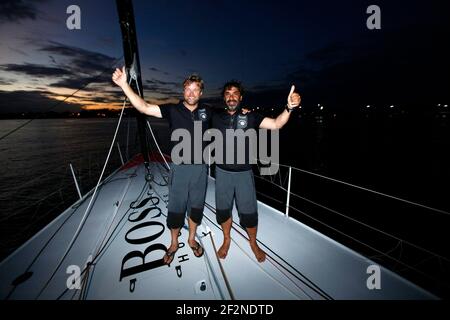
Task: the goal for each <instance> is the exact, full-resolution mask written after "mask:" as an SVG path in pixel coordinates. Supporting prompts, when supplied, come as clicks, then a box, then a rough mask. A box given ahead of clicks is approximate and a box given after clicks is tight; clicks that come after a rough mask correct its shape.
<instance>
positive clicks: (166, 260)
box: [163, 243, 178, 264]
mask: <svg viewBox="0 0 450 320" xmlns="http://www.w3.org/2000/svg"><path fill="white" fill-rule="evenodd" d="M177 250H178V243H177V244H176V245H173V244H172V245H171V246H170V247H169V249H167V251H166V254H165V255H164V257H163V259H164V263H165V264H170V263H171V262H172V261H173V258H175V253H176V252H177Z"/></svg>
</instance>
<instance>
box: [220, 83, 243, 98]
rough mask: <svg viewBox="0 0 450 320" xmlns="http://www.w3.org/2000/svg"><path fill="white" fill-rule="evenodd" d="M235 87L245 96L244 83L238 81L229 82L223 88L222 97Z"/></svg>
mask: <svg viewBox="0 0 450 320" xmlns="http://www.w3.org/2000/svg"><path fill="white" fill-rule="evenodd" d="M233 87H234V88H237V89H238V90H239V93H240V94H241V96H243V95H244V87H243V86H242V83H241V82H240V81H237V80H231V81H228V82H227V83H225V85H224V86H223V89H222V97H223V96H224V94H225V91H227V90H230V89H231V88H233Z"/></svg>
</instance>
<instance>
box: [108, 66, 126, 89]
mask: <svg viewBox="0 0 450 320" xmlns="http://www.w3.org/2000/svg"><path fill="white" fill-rule="evenodd" d="M112 81H113V82H114V83H115V84H116V85H118V86H119V87H121V88H123V87H124V86H125V85H126V84H127V72H126V70H125V66H123V68H122V70H121V69H116V70H115V71H114V73H113V75H112Z"/></svg>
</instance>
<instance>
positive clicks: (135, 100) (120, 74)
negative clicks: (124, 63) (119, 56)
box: [112, 67, 162, 118]
mask: <svg viewBox="0 0 450 320" xmlns="http://www.w3.org/2000/svg"><path fill="white" fill-rule="evenodd" d="M112 80H113V82H114V83H115V84H116V85H118V86H119V87H120V88H121V89H122V90H123V92H124V93H125V95H126V96H127V97H128V99H129V100H130V102H131V104H132V105H133V107H135V108H136V109H137V110H138V111H139V112H141V113H144V114H146V115H149V116H152V117H156V118H162V114H161V109H160V107H159V106H158V105H156V104H149V103H147V102H145V101H144V99H142V98H141V97H140V96H139V95H137V94H136V93H135V92H134V91H133V89H132V88H131V87H130V85H129V84H128V82H127V73H126V71H125V67H123V68H122V70H120V69H116V71H114V73H113V75H112Z"/></svg>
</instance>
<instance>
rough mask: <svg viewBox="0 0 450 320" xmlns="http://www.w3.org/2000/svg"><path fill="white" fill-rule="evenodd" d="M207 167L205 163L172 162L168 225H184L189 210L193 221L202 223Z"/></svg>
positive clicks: (170, 226)
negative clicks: (177, 163)
mask: <svg viewBox="0 0 450 320" xmlns="http://www.w3.org/2000/svg"><path fill="white" fill-rule="evenodd" d="M207 178H208V175H207V167H206V165H205V164H180V165H176V164H172V165H171V170H170V177H169V204H168V206H167V227H168V228H169V229H178V228H181V227H183V225H184V217H185V213H186V211H188V213H189V215H190V217H191V219H192V221H194V222H195V223H197V224H200V223H201V221H202V218H203V208H204V206H205V196H206V183H207Z"/></svg>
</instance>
